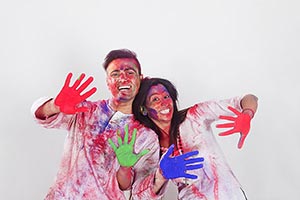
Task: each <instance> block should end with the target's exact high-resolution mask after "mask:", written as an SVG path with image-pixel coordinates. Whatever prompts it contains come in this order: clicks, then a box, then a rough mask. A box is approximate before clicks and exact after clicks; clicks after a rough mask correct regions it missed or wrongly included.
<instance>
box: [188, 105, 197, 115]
mask: <svg viewBox="0 0 300 200" xmlns="http://www.w3.org/2000/svg"><path fill="white" fill-rule="evenodd" d="M197 109H198V105H197V104H196V105H195V106H193V107H191V108H190V109H189V113H190V114H191V115H192V116H195V115H197Z"/></svg>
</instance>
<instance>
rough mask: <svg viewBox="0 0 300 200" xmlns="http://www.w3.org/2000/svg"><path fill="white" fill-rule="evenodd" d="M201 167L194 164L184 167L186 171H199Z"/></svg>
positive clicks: (201, 165)
mask: <svg viewBox="0 0 300 200" xmlns="http://www.w3.org/2000/svg"><path fill="white" fill-rule="evenodd" d="M202 167H203V164H196V165H188V166H186V167H185V169H186V170H194V169H200V168H202Z"/></svg>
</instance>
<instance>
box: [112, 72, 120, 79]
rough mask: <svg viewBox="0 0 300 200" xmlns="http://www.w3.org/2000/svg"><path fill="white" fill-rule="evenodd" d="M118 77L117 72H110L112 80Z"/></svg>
mask: <svg viewBox="0 0 300 200" xmlns="http://www.w3.org/2000/svg"><path fill="white" fill-rule="evenodd" d="M119 75H120V73H119V72H112V73H110V76H111V77H113V78H116V77H118V76H119Z"/></svg>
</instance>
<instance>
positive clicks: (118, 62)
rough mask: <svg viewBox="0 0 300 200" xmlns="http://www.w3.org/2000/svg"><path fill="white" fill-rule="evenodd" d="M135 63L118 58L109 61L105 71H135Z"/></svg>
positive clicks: (133, 60) (131, 59)
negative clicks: (129, 69) (130, 69)
mask: <svg viewBox="0 0 300 200" xmlns="http://www.w3.org/2000/svg"><path fill="white" fill-rule="evenodd" d="M137 65H138V64H137V62H136V60H135V59H133V58H118V59H115V60H113V61H111V62H110V63H109V65H108V67H107V70H109V69H110V70H116V69H120V70H121V69H126V68H133V69H135V70H137V69H138V67H137Z"/></svg>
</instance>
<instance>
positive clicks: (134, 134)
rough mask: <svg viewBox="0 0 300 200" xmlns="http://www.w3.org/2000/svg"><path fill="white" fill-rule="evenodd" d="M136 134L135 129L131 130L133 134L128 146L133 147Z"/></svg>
mask: <svg viewBox="0 0 300 200" xmlns="http://www.w3.org/2000/svg"><path fill="white" fill-rule="evenodd" d="M136 132H137V129H136V128H135V129H133V133H132V137H131V141H130V145H131V146H133V145H134V142H135V138H136Z"/></svg>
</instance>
